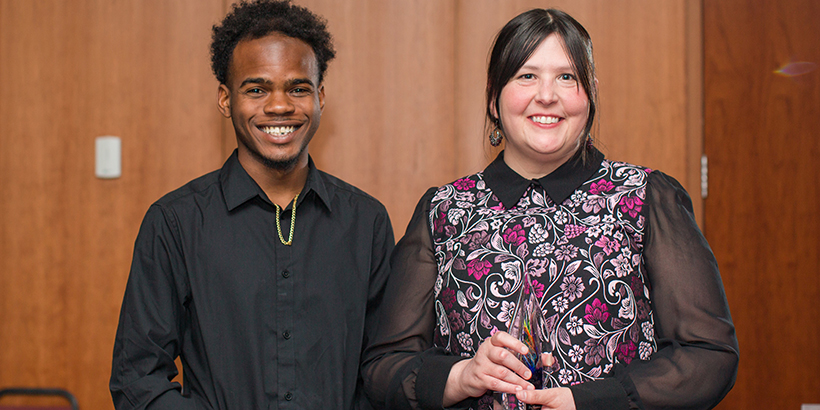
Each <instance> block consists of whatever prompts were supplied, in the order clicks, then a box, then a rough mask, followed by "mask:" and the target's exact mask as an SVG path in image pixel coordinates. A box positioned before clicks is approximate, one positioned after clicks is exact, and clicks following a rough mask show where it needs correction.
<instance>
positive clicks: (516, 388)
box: [515, 386, 524, 394]
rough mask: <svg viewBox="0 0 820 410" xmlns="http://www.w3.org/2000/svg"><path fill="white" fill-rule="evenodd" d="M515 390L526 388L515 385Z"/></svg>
mask: <svg viewBox="0 0 820 410" xmlns="http://www.w3.org/2000/svg"><path fill="white" fill-rule="evenodd" d="M515 390H516V391H522V390H524V389H523V388H522V387H521V386H515ZM516 394H518V393H516Z"/></svg>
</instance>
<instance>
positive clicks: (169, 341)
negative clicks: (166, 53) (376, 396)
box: [110, 152, 394, 410]
mask: <svg viewBox="0 0 820 410" xmlns="http://www.w3.org/2000/svg"><path fill="white" fill-rule="evenodd" d="M309 167H310V170H309V174H308V178H307V182H306V184H305V187H304V189H303V190H302V193H301V194H300V195H299V200H298V203H297V205H296V223H295V231H294V235H293V244H292V245H291V246H286V245H283V244H282V243H281V241H280V239H279V236H278V234H277V227H276V209H275V208H274V205H273V203H271V202H270V200H269V199H268V198H267V196H266V195H265V193H264V192H263V191H262V189H261V188H260V187H259V186H258V185H257V184H256V183H255V182H254V181H253V179H252V178H251V177H250V176H249V175H248V174H247V173H246V172H245V170H244V169H243V168H242V166H241V165H240V163H239V161H238V159H237V157H236V152H234V154H233V155H232V156H231V157H230V158H229V159H228V161H227V162H226V163H225V165H224V166H223V167H222V169H221V170H218V171H215V172H212V173H210V174H207V175H205V176H202V177H200V178H198V179H195V180H193V181H191V182H190V183H188V184H187V185H185V186H183V187H182V188H179V189H177V190H176V191H173V192H171V193H169V194H168V195H166V196H164V197H163V198H162V199H160V200H159V201H157V202H156V203H155V204H153V205H152V206H151V207H150V209H149V210H148V212H147V214H146V216H145V219H144V220H143V223H142V226H141V228H140V231H139V235H138V236H137V240H136V245H135V249H134V258H133V262H132V266H131V272H130V276H129V279H128V284H127V288H126V291H125V297H124V300H123V304H122V311H121V313H120V323H119V328H118V330H117V336H116V341H115V347H114V361H113V368H112V375H111V386H110V387H111V392H112V396H113V398H114V403H115V405H116V407H117V409H144V408H146V407H147V408H150V409H175V410H179V409H223V410H226V409H231V410H234V409H235V410H256V409H274V408H276V409H319V408H326V409H358V408H367V407H368V405H367V403H366V399H365V398H364V395H363V394H362V391H361V378H360V377H359V372H358V369H359V356H360V354H361V350H362V346H363V343H365V342H366V339H367V337H368V334H369V333H370V332H372V326H373V324H372V320H369V318H371V317H372V315H369V313H370V311H371V310H372V309H373V308H374V307H375V306H376V305H377V304H378V302H379V298H380V297H381V295H382V292H383V286H384V282H385V278H386V276H387V274H388V272H389V266H388V258H389V255H390V252H391V251H392V248H393V243H394V239H393V232H392V227H391V224H390V220H389V217H388V215H387V211H386V210H385V208H384V206H383V205H382V204H381V203H379V202H378V201H377V200H376V199H374V198H372V197H371V196H369V195H367V194H365V193H364V192H362V191H361V190H359V189H357V188H355V187H353V186H351V185H349V184H347V183H345V182H343V181H341V180H339V179H337V178H335V177H333V176H331V175H328V174H326V173H324V172H321V171H319V170H317V169H316V167H315V166H314V164H313V161H312V160H311V161H310V164H309ZM291 212H293V210H292V204H291V205H289V206H288V207H287V208H286V209H284V210H283V211H282V212H280V216H279V217H280V225H281V230H282V233H283V235H284V236H285V237H287V235H288V233H289V232H290V221H291V216H292V214H291ZM177 356H180V358H181V361H182V365H183V377H184V380H183V384H184V389H183V393H182V394H180V392H179V390H178V389H179V385H178V384H176V383H171V382H170V379H172V378H173V377H174V376H175V375H176V373H177V370H176V367H175V364H174V359H175V358H176V357H177Z"/></svg>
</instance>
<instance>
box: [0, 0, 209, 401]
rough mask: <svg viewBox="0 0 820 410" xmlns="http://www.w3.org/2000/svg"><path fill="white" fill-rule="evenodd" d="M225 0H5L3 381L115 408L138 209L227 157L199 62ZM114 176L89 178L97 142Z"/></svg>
mask: <svg viewBox="0 0 820 410" xmlns="http://www.w3.org/2000/svg"><path fill="white" fill-rule="evenodd" d="M223 8H224V5H223V4H222V2H221V1H217V0H213V1H202V0H187V1H173V2H169V1H163V0H155V1H153V0H152V1H118V2H112V1H107V0H78V1H71V2H66V1H60V0H27V1H11V0H2V1H0V113H2V115H3V120H2V121H0V192H3V195H2V196H0V252H2V257H0V329H1V330H0V386H8V385H26V386H61V387H65V388H68V389H70V390H71V391H72V392H74V393H75V394H76V395H77V397H78V399H79V401H80V403H81V406H82V407H83V408H85V409H105V408H110V407H111V399H110V396H109V394H108V387H107V385H108V376H109V372H110V366H111V364H110V363H111V351H112V346H113V338H114V332H115V329H116V323H117V316H118V313H119V305H120V302H121V300H122V294H123V290H124V286H125V279H126V277H127V274H128V267H129V265H130V259H131V249H132V246H133V241H134V238H135V236H136V232H137V229H138V228H139V223H140V221H141V219H142V216H143V214H144V212H145V210H146V209H147V207H148V205H149V204H150V203H151V202H153V201H154V200H156V199H157V198H159V196H160V195H162V194H163V193H165V192H167V191H169V190H171V189H173V188H175V187H177V186H179V185H181V184H182V183H184V182H185V181H187V180H189V179H191V178H193V177H195V176H197V175H199V174H202V173H204V172H206V171H209V170H211V169H214V168H215V167H218V166H219V165H220V164H221V162H222V161H223V155H222V150H221V140H222V138H223V137H222V133H221V131H220V130H219V121H220V120H219V114H218V112H217V111H216V109H215V104H214V101H215V97H214V96H215V89H216V84H215V83H216V82H215V80H212V79H211V77H212V76H211V74H210V72H209V68H208V50H207V45H208V41H209V36H210V34H209V30H210V25H211V24H212V23H213V21H214V20H215V19H218V18H219V16H220V15H221V14H222V13H223ZM100 135H116V136H120V137H121V138H122V150H123V166H122V168H123V169H122V172H123V176H122V177H121V178H120V179H116V180H100V179H97V178H96V177H95V176H94V138H95V137H96V136H100Z"/></svg>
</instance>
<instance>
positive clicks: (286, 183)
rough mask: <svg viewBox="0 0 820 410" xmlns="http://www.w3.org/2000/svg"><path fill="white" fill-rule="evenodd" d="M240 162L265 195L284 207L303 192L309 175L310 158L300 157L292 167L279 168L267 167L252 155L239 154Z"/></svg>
mask: <svg viewBox="0 0 820 410" xmlns="http://www.w3.org/2000/svg"><path fill="white" fill-rule="evenodd" d="M239 163H240V164H241V165H242V167H243V168H245V171H246V172H247V173H248V175H250V177H251V178H253V180H254V181H255V182H256V184H257V185H259V187H260V188H262V190H263V191H265V195H267V196H268V199H270V200H271V202H273V203H274V204H277V205H279V206H280V207H281V208H282V209H285V208H287V206H288V205H289V204H290V203H291V201H293V198H294V197H295V196H296V195H297V194H299V193H300V192H302V189H303V188H304V187H305V182H306V181H307V176H308V169H309V168H308V160H307V156H306V157H305V158H304V159H299V161H297V162H296V164H294V165H293V167H292V168H290V169H287V170H278V169H274V168H270V167H267V166H265V165H263V164H261V163H260V162H259V161H257V160H255V159H254V158H251V157H250V156H247V157H244V158H243V156H242V155H240V156H239Z"/></svg>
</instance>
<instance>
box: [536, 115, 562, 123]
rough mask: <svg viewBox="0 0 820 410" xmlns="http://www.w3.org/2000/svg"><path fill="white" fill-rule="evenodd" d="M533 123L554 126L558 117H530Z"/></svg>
mask: <svg viewBox="0 0 820 410" xmlns="http://www.w3.org/2000/svg"><path fill="white" fill-rule="evenodd" d="M531 118H532V120H533V122H537V123H539V124H555V123H556V122H558V120H559V118H558V117H545V116H538V117H531Z"/></svg>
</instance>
